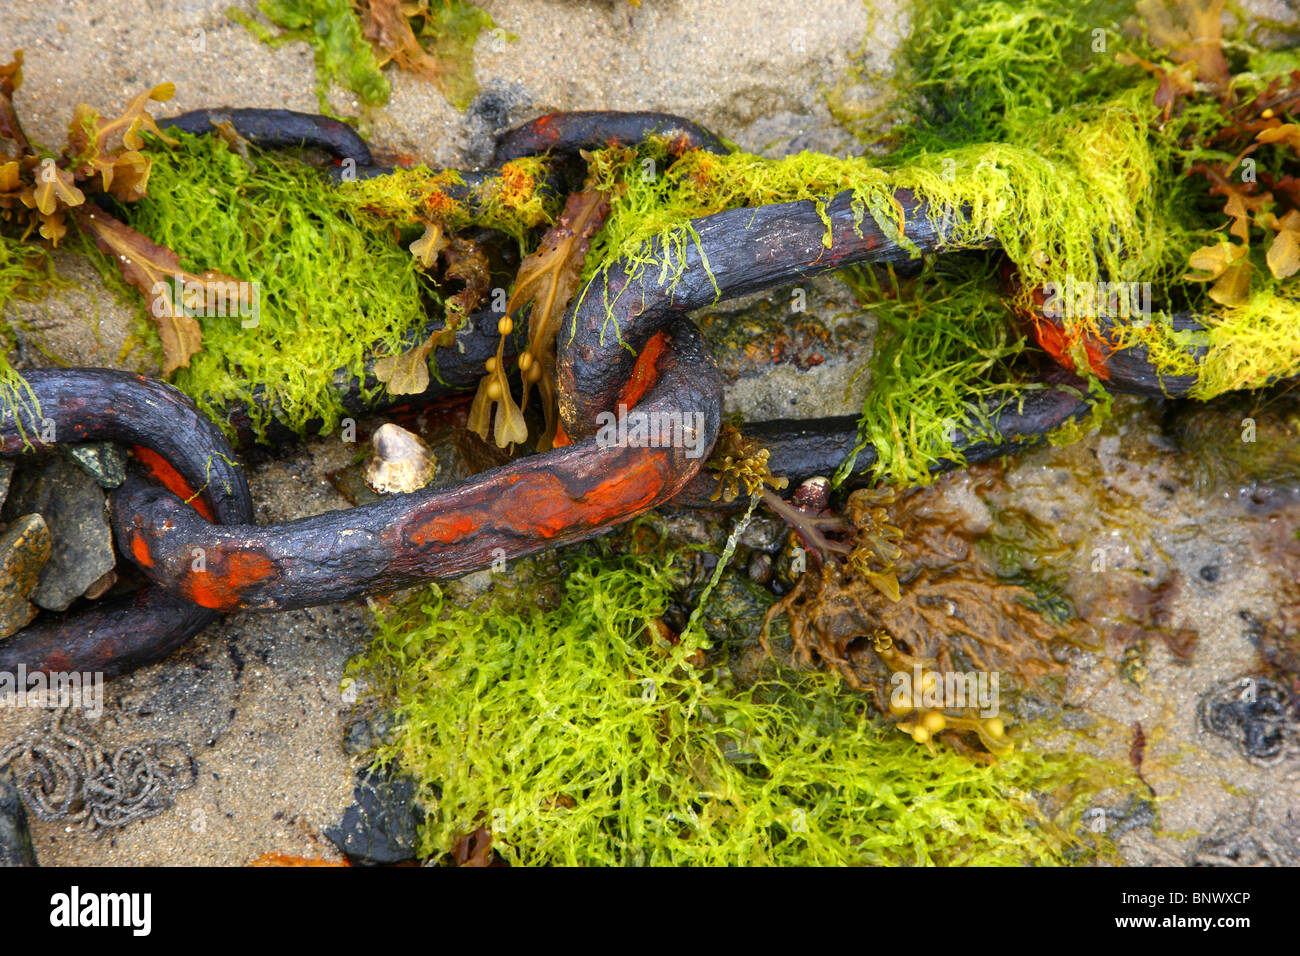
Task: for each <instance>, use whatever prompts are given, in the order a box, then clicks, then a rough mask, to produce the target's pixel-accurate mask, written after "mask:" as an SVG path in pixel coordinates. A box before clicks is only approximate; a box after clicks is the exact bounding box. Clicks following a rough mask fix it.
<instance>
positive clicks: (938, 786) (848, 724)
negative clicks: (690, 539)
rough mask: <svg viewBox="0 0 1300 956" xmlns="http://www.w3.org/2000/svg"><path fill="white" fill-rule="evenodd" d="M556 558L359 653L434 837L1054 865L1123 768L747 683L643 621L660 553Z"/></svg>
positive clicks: (817, 678)
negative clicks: (953, 742) (913, 727)
mask: <svg viewBox="0 0 1300 956" xmlns="http://www.w3.org/2000/svg"><path fill="white" fill-rule="evenodd" d="M561 560H562V561H564V562H565V563H566V564H567V566H566V567H563V568H562V569H560V570H557V571H556V572H553V573H554V577H553V578H551V579H550V580H549V583H548V584H546V585H544V586H542V587H540V588H539V582H537V581H536V580H534V581H533V582H532V583H531V584H530V585H526V586H524V587H523V588H521V589H519V590H509V589H507V587H506V586H505V585H501V584H498V585H497V586H496V588H495V589H494V591H493V592H491V593H490V594H489V595H488V596H486V597H485V598H483V599H481V600H480V601H479V603H478V604H476V605H473V606H470V607H457V606H453V605H452V604H451V603H450V602H449V601H447V600H445V598H444V596H443V594H442V592H441V591H440V589H439V588H438V587H437V586H433V587H430V588H428V589H427V590H425V591H422V592H420V593H419V594H417V595H416V596H415V597H413V598H411V599H410V600H408V601H406V602H404V603H403V604H402V605H400V606H399V607H397V608H396V609H391V610H389V611H385V612H382V613H381V614H380V615H379V620H378V623H377V636H376V638H375V642H374V644H373V645H372V647H371V648H370V650H369V652H368V654H367V655H366V656H365V657H364V658H363V659H361V660H359V661H357V662H355V664H354V667H353V669H352V671H351V673H353V675H354V676H364V677H365V679H366V680H367V682H368V683H369V685H370V686H371V687H372V688H373V689H374V690H375V691H376V692H377V693H378V694H379V695H380V699H382V700H385V701H389V702H394V701H395V702H396V708H397V710H396V713H397V716H398V718H399V726H398V728H397V730H396V731H395V734H394V736H392V737H391V738H390V739H389V742H388V743H387V744H385V745H383V746H382V747H381V748H380V751H379V754H380V756H381V757H382V758H383V759H384V760H386V761H393V760H395V761H397V762H398V763H399V764H400V766H401V767H402V769H403V771H404V772H406V773H409V774H411V775H412V776H413V777H414V779H415V780H416V782H417V786H418V797H419V799H420V801H421V803H422V804H423V805H424V807H425V808H426V809H427V810H428V817H427V820H426V821H425V823H424V825H423V828H422V831H421V833H422V845H421V850H422V852H423V853H424V854H428V855H438V854H443V853H447V852H448V851H450V850H451V848H452V847H453V846H454V845H455V843H456V842H457V840H458V839H459V838H461V837H463V836H465V835H467V834H468V833H470V832H471V831H473V830H474V829H475V828H477V827H478V826H480V825H482V826H487V827H489V828H490V829H491V831H492V845H493V847H494V849H496V850H497V851H498V852H500V853H501V854H502V856H503V857H504V858H505V859H506V860H507V861H509V862H510V863H512V864H524V865H537V864H568V865H622V864H634V865H636V864H646V865H659V864H663V865H680V864H701V865H727V864H736V865H764V864H784V865H805V864H806V865H831V864H886V865H889V864H971V865H980V864H1030V863H1033V864H1055V863H1063V862H1068V861H1071V860H1074V859H1077V854H1078V853H1079V852H1081V851H1082V850H1084V849H1085V847H1084V844H1083V842H1082V841H1081V840H1080V839H1079V838H1078V837H1077V836H1076V835H1075V833H1076V830H1077V823H1078V820H1079V816H1080V814H1081V813H1082V811H1083V809H1084V807H1085V805H1086V803H1087V801H1088V800H1090V799H1093V798H1095V796H1096V794H1097V792H1098V791H1099V790H1100V789H1102V788H1104V787H1109V786H1120V787H1126V786H1127V785H1128V781H1127V780H1126V778H1125V777H1124V775H1123V774H1122V773H1121V772H1120V771H1119V770H1118V769H1117V768H1111V767H1109V766H1108V765H1106V764H1102V763H1100V762H1097V761H1094V760H1091V759H1089V758H1085V757H1082V756H1079V755H1076V754H1069V753H1066V754H1046V753H1037V752H1032V751H1031V752H1024V753H1019V752H1018V753H1014V754H1012V755H1010V756H1008V757H1005V758H1002V759H1000V760H999V761H997V762H996V763H992V764H988V763H981V762H977V761H973V760H971V759H969V758H966V757H963V756H960V755H958V754H956V753H953V752H952V751H949V750H945V749H941V750H940V751H938V752H937V753H935V754H933V755H932V754H930V753H928V752H927V751H926V750H925V749H924V748H922V747H919V746H917V745H916V744H914V743H912V742H911V740H910V739H909V738H907V737H905V736H904V735H903V734H900V733H899V732H898V731H897V729H894V728H893V727H892V726H890V725H888V724H885V723H881V722H878V721H877V720H874V719H873V718H872V716H871V714H872V710H871V708H870V707H869V706H868V703H867V700H866V699H865V698H863V697H861V696H859V695H857V694H854V693H851V692H849V691H847V690H846V689H845V688H844V687H843V686H842V685H841V684H840V683H839V681H838V680H837V679H836V678H834V677H831V676H829V675H825V674H798V673H793V672H781V673H774V674H773V677H772V678H771V679H769V680H767V681H764V682H761V683H759V684H756V685H754V686H752V687H748V688H741V687H738V686H737V685H736V683H735V682H734V680H733V679H732V678H731V677H730V676H729V673H728V672H727V670H726V668H725V666H724V665H712V664H711V665H710V666H707V667H706V666H702V665H701V663H700V660H699V656H698V655H699V652H700V651H702V650H703V649H704V648H705V646H706V644H707V641H706V640H705V638H703V637H702V636H701V635H700V634H699V633H698V632H693V631H692V630H689V629H688V630H687V632H686V633H684V634H683V635H682V637H681V639H680V641H678V642H677V643H675V644H669V643H668V642H665V641H661V640H656V639H654V638H652V637H651V636H650V634H651V633H652V632H650V631H647V629H646V624H647V622H648V621H649V620H650V619H652V618H654V617H655V616H657V615H658V614H659V613H661V612H662V611H663V609H664V607H665V606H666V604H667V602H668V600H669V597H670V594H671V592H672V584H671V579H672V574H671V573H670V569H669V568H668V567H667V566H666V565H664V564H662V563H659V562H658V561H657V560H656V559H649V558H647V557H645V556H640V557H637V556H624V557H611V556H605V557H603V558H597V557H592V556H590V555H586V556H583V555H579V554H576V553H574V552H573V551H569V552H566V553H565V556H564V557H563V558H562V559H561ZM519 574H520V568H519V566H512V574H511V576H512V578H516V579H517V577H518V576H519ZM523 574H524V576H525V577H527V576H528V575H529V572H523ZM535 589H536V590H535ZM548 589H549V590H548Z"/></svg>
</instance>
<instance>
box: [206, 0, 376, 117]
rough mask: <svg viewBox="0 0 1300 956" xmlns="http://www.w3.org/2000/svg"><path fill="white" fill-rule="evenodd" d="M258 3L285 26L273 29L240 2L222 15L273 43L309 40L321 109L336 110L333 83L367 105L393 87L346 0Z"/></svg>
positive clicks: (270, 17)
mask: <svg viewBox="0 0 1300 956" xmlns="http://www.w3.org/2000/svg"><path fill="white" fill-rule="evenodd" d="M257 8H258V10H260V11H261V12H262V15H263V16H265V17H266V18H267V19H268V20H270V21H271V22H272V23H274V24H276V25H277V26H280V27H283V28H284V29H283V30H282V31H281V32H280V33H272V32H271V31H270V30H268V29H267V28H266V27H265V26H263V25H262V24H260V23H258V22H257V21H256V20H254V19H253V18H252V17H250V16H249V15H248V14H247V13H246V12H245V11H244V10H241V9H240V8H238V7H230V8H229V9H228V10H227V11H226V16H228V17H229V18H230V19H231V20H234V21H235V22H236V23H239V24H241V25H242V26H244V27H245V28H246V29H248V31H249V32H250V33H252V34H253V35H254V36H255V37H257V38H258V39H259V40H261V41H262V42H263V43H267V44H270V45H271V46H282V45H284V44H285V43H291V42H295V41H302V42H304V43H307V44H308V45H310V46H311V48H312V51H313V52H314V53H315V56H316V98H317V100H318V101H319V103H320V110H321V112H322V113H325V114H327V115H329V116H337V114H336V113H335V112H334V111H333V108H332V107H331V106H330V102H329V88H330V85H331V84H332V83H338V84H339V85H341V86H344V87H346V88H347V89H349V90H351V91H352V92H354V93H356V94H357V96H358V97H359V98H360V99H361V102H362V103H363V104H365V105H366V106H383V105H384V104H385V103H387V102H388V97H389V94H390V93H391V92H392V90H391V88H390V86H389V84H388V79H387V78H386V77H385V76H384V74H383V72H382V71H381V70H380V69H379V63H378V61H377V60H376V59H375V54H374V51H373V50H371V48H370V44H369V43H368V42H367V41H366V38H365V36H364V35H363V34H362V32H361V21H360V19H359V18H358V17H357V13H356V10H355V9H353V7H352V4H351V2H349V0H258V4H257Z"/></svg>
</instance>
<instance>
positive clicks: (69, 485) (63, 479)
mask: <svg viewBox="0 0 1300 956" xmlns="http://www.w3.org/2000/svg"><path fill="white" fill-rule="evenodd" d="M4 511H5V514H6V515H25V514H32V513H35V514H39V515H41V516H42V517H43V518H44V519H45V524H46V525H48V526H49V534H50V538H51V541H52V551H51V554H50V560H49V561H48V563H46V565H45V567H44V569H43V570H42V571H41V576H40V583H39V584H38V585H37V587H36V591H35V592H34V593H33V594H32V601H33V602H34V603H36V604H38V605H40V606H41V607H43V608H45V609H47V610H50V611H66V610H67V609H68V607H69V605H71V604H72V602H73V601H75V600H76V599H77V598H79V597H81V595H82V594H84V593H85V592H86V589H87V588H89V587H90V586H91V585H92V584H94V583H95V582H96V581H98V580H100V579H101V578H102V577H103V576H104V575H106V574H107V573H108V572H109V571H112V570H113V566H114V565H115V564H116V563H117V558H116V556H115V554H114V552H113V532H112V530H111V528H110V527H109V524H108V507H107V502H106V500H105V498H104V491H103V489H102V488H100V487H99V485H98V484H97V483H96V482H95V479H93V478H91V477H90V476H89V475H88V474H86V472H85V471H83V470H82V469H81V468H80V467H79V466H78V465H77V464H74V463H73V462H72V460H71V459H69V458H67V457H65V456H63V455H50V456H49V457H48V458H46V459H45V461H44V462H41V463H39V464H37V463H35V462H32V463H28V464H27V465H26V466H25V467H24V468H23V470H22V471H21V472H19V474H18V477H17V478H16V479H15V481H14V487H13V490H12V492H11V493H10V495H9V500H8V501H7V502H5V509H4Z"/></svg>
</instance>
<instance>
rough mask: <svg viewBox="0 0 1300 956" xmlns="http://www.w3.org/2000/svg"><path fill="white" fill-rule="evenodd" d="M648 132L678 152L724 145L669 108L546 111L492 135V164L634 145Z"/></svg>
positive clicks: (714, 150) (715, 149)
mask: <svg viewBox="0 0 1300 956" xmlns="http://www.w3.org/2000/svg"><path fill="white" fill-rule="evenodd" d="M652 136H658V137H662V138H663V139H664V140H666V141H667V143H668V148H669V151H670V152H672V153H673V154H674V155H680V154H682V153H684V152H686V151H687V150H691V149H703V150H705V151H707V152H710V153H725V152H727V148H726V146H724V145H723V143H722V140H720V139H718V137H716V136H714V135H713V134H712V133H710V132H709V131H708V130H707V129H705V128H704V127H702V126H699V125H697V124H696V123H692V122H691V121H690V120H687V119H682V118H681V117H680V116H673V115H672V114H671V113H648V112H647V113H620V112H613V111H610V110H577V111H574V112H571V113H551V114H550V115H548V116H539V117H538V118H537V119H535V120H531V121H529V122H527V123H524V124H523V125H522V126H517V127H515V128H514V129H512V130H507V131H506V132H504V133H502V134H501V135H499V136H498V137H497V144H496V152H495V153H493V156H492V161H493V163H494V164H496V165H498V166H499V165H500V164H501V163H505V162H509V161H510V160H512V159H519V158H520V157H521V156H536V155H539V154H541V153H568V154H573V153H577V152H578V151H579V150H583V149H601V148H603V147H607V146H635V145H637V144H638V143H642V142H645V141H646V140H647V139H649V138H650V137H652Z"/></svg>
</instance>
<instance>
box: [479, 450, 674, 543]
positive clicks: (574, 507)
mask: <svg viewBox="0 0 1300 956" xmlns="http://www.w3.org/2000/svg"><path fill="white" fill-rule="evenodd" d="M630 451H631V452H632V453H631V454H627V455H622V456H620V457H619V458H618V460H617V461H612V462H610V466H609V467H610V473H609V477H607V478H605V479H604V480H603V481H601V482H600V483H598V484H596V485H593V486H591V487H590V488H588V489H587V490H586V492H585V493H583V494H582V495H581V496H579V497H577V498H575V497H573V496H572V495H571V494H570V492H569V491H568V490H567V489H566V488H565V486H564V483H563V482H562V481H560V480H559V478H557V477H556V476H554V475H548V474H538V475H530V476H529V477H528V478H527V479H526V480H525V481H522V482H519V483H518V484H517V485H516V486H515V487H514V488H513V489H511V491H510V492H509V493H507V494H503V495H501V497H500V498H499V499H498V500H499V504H498V505H497V506H496V510H497V511H498V513H499V514H501V515H503V516H508V523H510V524H511V526H512V527H516V528H517V529H518V530H520V531H523V532H525V533H529V534H531V533H536V534H537V535H538V536H539V537H542V538H554V537H555V536H556V535H560V534H563V533H564V532H565V531H568V530H569V529H571V528H573V527H575V526H579V525H581V526H586V527H594V526H597V525H605V524H612V523H614V522H616V521H618V520H619V519H621V518H625V517H630V516H632V515H633V514H635V513H636V512H638V511H640V510H642V509H644V508H648V507H650V506H651V505H652V504H653V503H654V501H655V498H656V496H658V495H659V494H660V493H661V492H662V491H663V488H664V484H665V480H666V478H667V470H666V468H665V465H666V458H667V453H666V452H665V451H662V450H655V449H645V448H636V449H630ZM514 515H526V516H527V517H526V518H525V519H524V520H523V522H521V523H520V522H518V519H516V518H514V517H513V516H514Z"/></svg>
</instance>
